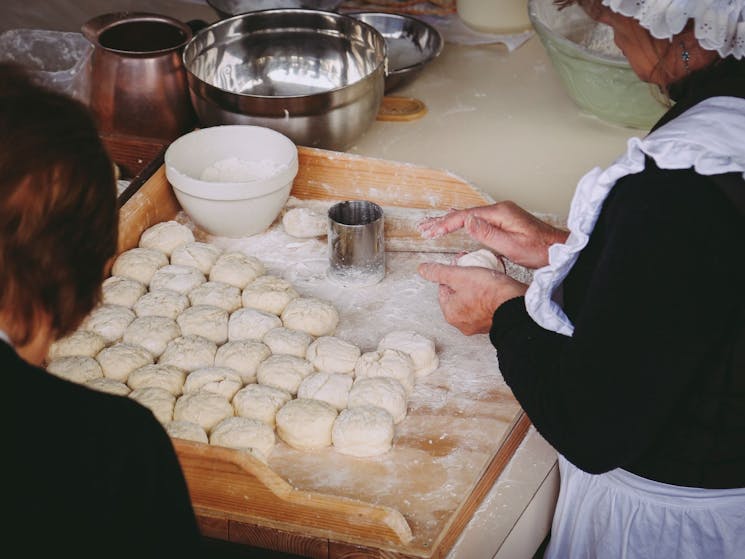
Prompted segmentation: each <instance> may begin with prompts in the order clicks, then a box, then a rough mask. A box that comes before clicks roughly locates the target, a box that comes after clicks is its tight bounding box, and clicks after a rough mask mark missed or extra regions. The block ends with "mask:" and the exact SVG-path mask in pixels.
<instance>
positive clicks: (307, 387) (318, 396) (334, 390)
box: [297, 372, 353, 410]
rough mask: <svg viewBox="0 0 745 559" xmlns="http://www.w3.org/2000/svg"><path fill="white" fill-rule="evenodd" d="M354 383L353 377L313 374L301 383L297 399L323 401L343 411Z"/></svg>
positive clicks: (336, 374)
mask: <svg viewBox="0 0 745 559" xmlns="http://www.w3.org/2000/svg"><path fill="white" fill-rule="evenodd" d="M352 382H353V379H352V377H351V376H350V375H345V374H343V373H324V372H319V373H312V374H310V375H308V376H307V377H305V378H304V379H303V382H301V383H300V386H299V387H298V389H297V397H298V398H310V399H312V400H321V401H322V402H326V403H327V404H329V405H331V406H333V407H334V408H336V409H337V410H343V409H344V408H346V407H347V398H348V397H349V389H350V388H352Z"/></svg>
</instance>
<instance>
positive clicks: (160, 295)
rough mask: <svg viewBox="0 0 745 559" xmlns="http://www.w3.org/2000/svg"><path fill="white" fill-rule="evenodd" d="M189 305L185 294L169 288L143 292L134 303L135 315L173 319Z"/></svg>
mask: <svg viewBox="0 0 745 559" xmlns="http://www.w3.org/2000/svg"><path fill="white" fill-rule="evenodd" d="M188 306H189V298H188V297H187V296H186V295H183V294H181V293H177V292H176V291H171V290H170V289H157V290H155V291H150V292H149V293H145V294H144V295H143V296H142V297H140V298H139V300H138V301H137V302H136V303H135V304H134V311H135V314H136V315H137V316H164V317H166V318H170V319H172V320H175V319H176V317H177V316H178V315H180V314H181V313H182V312H184V309H186V307H188Z"/></svg>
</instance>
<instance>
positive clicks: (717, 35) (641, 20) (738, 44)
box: [554, 0, 745, 90]
mask: <svg viewBox="0 0 745 559" xmlns="http://www.w3.org/2000/svg"><path fill="white" fill-rule="evenodd" d="M554 3H555V4H556V5H557V6H558V7H559V9H562V8H565V7H567V6H570V5H572V4H578V5H579V6H580V7H582V9H583V10H584V11H585V12H586V13H587V14H588V15H589V16H590V17H591V18H592V19H594V20H596V21H598V22H600V23H604V24H606V25H609V26H610V27H611V28H612V29H613V37H614V40H615V43H616V45H617V46H618V48H619V49H621V51H622V52H623V53H624V55H625V56H626V58H627V59H628V61H629V64H630V65H631V68H632V69H633V70H634V72H635V73H636V74H637V75H638V76H639V78H640V79H642V80H643V81H646V82H649V83H654V84H657V85H659V86H660V87H662V88H663V90H664V89H667V88H668V86H669V85H671V84H674V83H676V82H679V81H680V80H682V79H684V78H685V77H686V76H688V75H689V74H691V73H693V72H696V71H698V70H702V69H704V68H707V67H709V66H711V65H713V64H715V63H717V62H718V61H719V60H721V59H722V58H724V57H726V56H735V57H736V58H742V57H743V55H745V44H743V42H745V23H743V17H745V14H744V13H743V11H745V8H743V0H734V1H733V2H732V3H730V4H729V5H724V3H720V4H719V5H718V6H713V5H711V4H710V3H708V2H698V1H697V0H687V1H683V2H677V3H676V2H673V3H670V2H667V1H665V2H662V1H659V0H648V1H647V2H627V1H625V0H554ZM704 4H706V5H708V6H704ZM738 21H739V26H738V25H737V23H738ZM712 29H715V31H714V32H712Z"/></svg>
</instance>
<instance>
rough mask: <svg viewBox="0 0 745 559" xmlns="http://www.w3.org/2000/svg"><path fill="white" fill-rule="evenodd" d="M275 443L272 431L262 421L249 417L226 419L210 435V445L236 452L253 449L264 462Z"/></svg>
mask: <svg viewBox="0 0 745 559" xmlns="http://www.w3.org/2000/svg"><path fill="white" fill-rule="evenodd" d="M275 442H276V439H275V437H274V429H272V428H271V427H269V425H267V424H266V423H264V422H263V421H259V420H258V419H252V418H250V417H228V418H226V419H223V420H222V421H221V422H220V423H218V424H217V425H216V426H215V428H214V429H212V432H211V433H210V444H212V445H215V446H226V447H228V448H235V449H238V450H249V449H253V450H255V451H257V452H258V453H259V457H260V458H262V459H263V460H264V461H266V458H267V457H268V456H269V453H270V452H271V451H272V448H274V444H275Z"/></svg>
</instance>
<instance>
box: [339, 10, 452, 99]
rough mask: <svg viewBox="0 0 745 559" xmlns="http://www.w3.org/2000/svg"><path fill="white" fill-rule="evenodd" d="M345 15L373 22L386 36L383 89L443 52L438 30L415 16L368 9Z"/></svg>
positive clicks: (410, 75) (406, 80) (402, 81)
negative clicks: (385, 71) (385, 63)
mask: <svg viewBox="0 0 745 559" xmlns="http://www.w3.org/2000/svg"><path fill="white" fill-rule="evenodd" d="M348 15H350V16H352V17H353V18H355V19H359V20H360V21H364V22H365V23H367V24H369V25H371V26H373V27H374V28H375V29H377V30H378V31H379V32H380V34H381V35H383V38H384V39H385V43H386V45H387V47H388V75H387V76H386V78H385V91H386V93H389V92H391V91H393V90H394V89H398V88H399V87H402V86H403V85H405V84H407V83H409V82H410V81H411V80H412V79H414V77H415V76H416V75H417V74H418V73H419V72H420V71H421V70H422V68H424V67H425V66H426V65H427V64H429V63H430V62H432V61H433V60H434V59H435V58H437V57H438V56H439V55H440V53H441V52H442V46H443V39H442V35H441V34H440V32H439V31H438V30H437V29H436V28H435V27H433V26H432V25H430V24H429V23H427V22H425V21H422V20H421V19H418V18H416V17H414V16H407V15H402V14H391V13H386V12H370V11H364V12H350V13H348Z"/></svg>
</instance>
